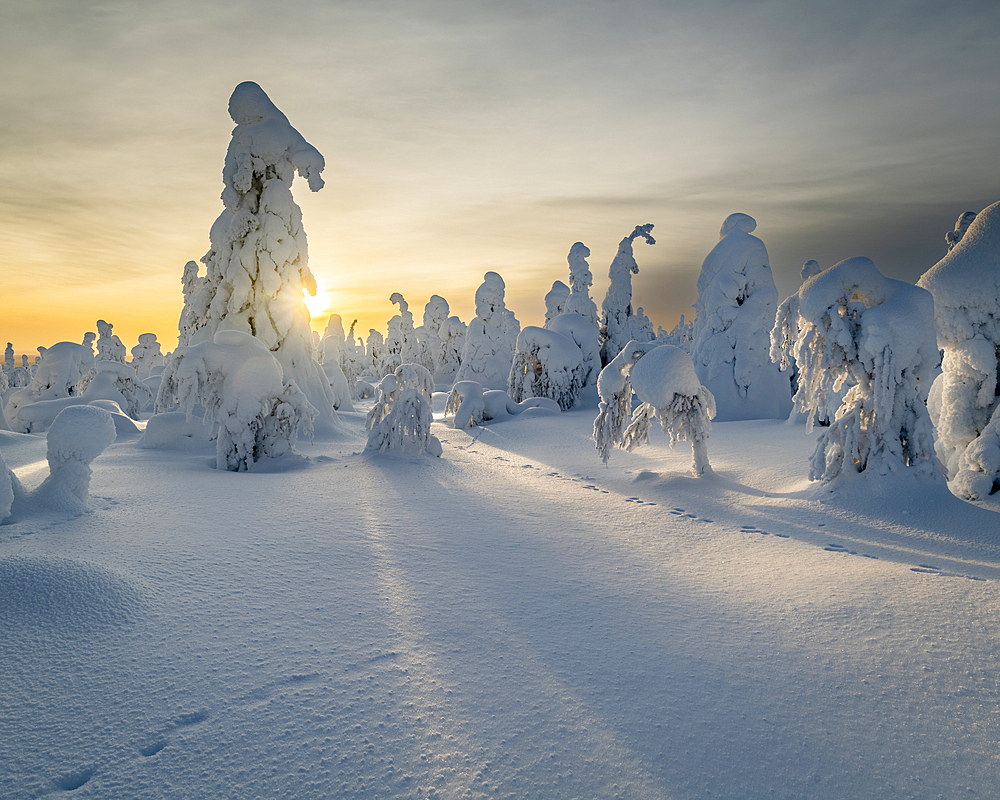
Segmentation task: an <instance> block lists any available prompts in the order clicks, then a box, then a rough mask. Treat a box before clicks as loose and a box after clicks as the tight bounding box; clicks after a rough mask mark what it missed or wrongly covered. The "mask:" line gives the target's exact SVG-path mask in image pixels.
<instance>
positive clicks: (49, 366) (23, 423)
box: [4, 342, 94, 433]
mask: <svg viewBox="0 0 1000 800" xmlns="http://www.w3.org/2000/svg"><path fill="white" fill-rule="evenodd" d="M93 374H94V354H93V351H92V350H91V349H90V348H89V347H84V346H83V345H82V344H76V343H75V342H59V343H57V344H54V345H52V347H49V348H47V349H46V351H45V355H44V357H43V358H42V360H41V362H40V363H39V365H38V367H37V369H36V370H35V374H34V376H33V377H32V378H31V381H30V382H29V383H28V385H27V386H25V387H22V388H20V389H16V390H14V391H11V392H10V393H9V394H8V395H7V404H6V406H5V408H4V416H5V417H6V418H7V422H8V424H9V425H10V426H11V429H12V430H15V431H17V432H18V433H38V432H40V431H43V430H45V428H46V427H47V426H48V425H49V424H50V423H51V422H52V420H53V419H54V418H55V414H56V413H58V411H59V410H61V408H60V409H57V410H56V411H55V412H53V413H52V414H51V415H49V416H45V417H44V418H37V419H34V420H31V419H29V416H30V414H29V412H28V410H27V409H28V408H29V407H30V406H32V405H34V404H37V403H40V402H44V401H48V400H59V399H62V398H67V397H77V396H79V394H80V391H79V390H78V388H77V387H78V386H79V384H80V382H81V381H82V380H83V379H84V378H87V377H89V376H92V375H93Z"/></svg>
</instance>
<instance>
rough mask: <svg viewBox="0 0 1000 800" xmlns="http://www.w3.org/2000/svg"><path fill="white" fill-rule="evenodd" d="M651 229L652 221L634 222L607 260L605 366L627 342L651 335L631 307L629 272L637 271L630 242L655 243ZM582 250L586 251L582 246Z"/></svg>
mask: <svg viewBox="0 0 1000 800" xmlns="http://www.w3.org/2000/svg"><path fill="white" fill-rule="evenodd" d="M652 230H653V225H652V223H649V224H647V225H636V227H635V230H634V231H632V233H630V234H629V235H628V236H626V237H625V238H624V239H622V240H621V242H620V243H619V245H618V252H617V253H616V254H615V258H614V260H613V261H612V262H611V268H610V269H609V271H608V277H609V278H610V279H611V283H610V284H609V285H608V293H607V294H606V295H605V296H604V302H603V303H602V304H601V310H602V316H601V331H600V337H601V364H603V365H605V366H606V365H607V364H609V363H610V362H611V361H612V359H614V357H615V356H616V355H618V353H619V351H620V350H621V349H622V348H623V347H624V346H625V345H626V344H628V342H630V341H632V340H635V341H637V342H648V341H652V340H653V339H654V338H655V334H654V333H653V327H652V325H650V324H649V320H648V319H646V317H645V316H642V317H637V316H636V315H635V312H634V311H633V309H632V275H633V274H638V272H639V265H638V264H636V262H635V256H634V255H633V253H632V241H633V240H634V239H635V238H636V237H640V236H641V237H642V238H643V239H645V240H646V242H647V244H656V240H655V239H654V238H653V235H652V233H650V231H652ZM574 247H575V245H574ZM583 249H584V250H586V248H585V247H584V248H583ZM578 252H582V251H578ZM571 253H572V251H571ZM589 254H590V251H587V255H589Z"/></svg>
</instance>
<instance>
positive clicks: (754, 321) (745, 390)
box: [691, 214, 792, 421]
mask: <svg viewBox="0 0 1000 800" xmlns="http://www.w3.org/2000/svg"><path fill="white" fill-rule="evenodd" d="M756 227H757V222H756V221H755V220H754V219H753V217H750V216H748V215H746V214H730V215H729V216H728V217H727V218H726V220H725V221H724V222H723V223H722V228H721V230H720V231H719V242H718V244H716V245H715V247H713V248H712V251H711V252H710V253H709V254H708V255H707V256H706V257H705V261H704V263H703V264H702V267H701V274H700V275H699V276H698V300H697V302H696V303H695V311H696V316H695V320H694V330H693V332H692V341H691V358H692V360H693V361H694V368H695V370H696V371H697V373H698V377H699V378H700V379H701V382H702V383H703V384H704V385H705V386H706V387H708V389H709V391H711V392H712V394H713V395H714V396H715V402H716V404H717V406H718V412H719V413H718V416H717V417H716V419H717V420H718V421H728V420H739V419H784V418H785V417H787V416H788V414H789V412H790V411H791V409H792V399H791V394H792V393H791V387H790V386H789V382H788V378H787V377H786V376H784V375H781V374H780V372H779V370H778V367H777V366H776V365H775V364H773V363H772V362H771V360H770V358H769V352H770V331H771V328H772V327H773V326H774V314H775V311H776V310H777V306H778V289H777V287H776V286H775V285H774V278H773V277H772V275H771V265H770V262H769V260H768V257H767V248H765V247H764V243H763V242H762V241H761V240H760V239H758V238H757V237H756V236H752V235H751V233H752V231H754V230H755V229H756Z"/></svg>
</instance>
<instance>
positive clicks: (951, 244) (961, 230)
mask: <svg viewBox="0 0 1000 800" xmlns="http://www.w3.org/2000/svg"><path fill="white" fill-rule="evenodd" d="M975 218H976V212H975V211H966V212H965V213H964V214H962V215H961V216H960V217H959V218H958V220H957V221H956V222H955V228H954V230H950V231H948V232H947V233H946V234H945V235H944V240H945V242H946V243H947V244H948V252H951V251H952V250H954V249H955V245H957V244H958V243H959V242H960V241H962V238H963V237H964V236H965V232H966V231H967V230H969V226H970V225H971V224H972V221H973V220H974V219H975Z"/></svg>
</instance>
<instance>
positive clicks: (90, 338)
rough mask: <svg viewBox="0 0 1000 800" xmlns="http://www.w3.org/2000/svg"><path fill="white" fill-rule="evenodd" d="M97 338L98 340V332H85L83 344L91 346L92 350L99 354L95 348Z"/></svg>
mask: <svg viewBox="0 0 1000 800" xmlns="http://www.w3.org/2000/svg"><path fill="white" fill-rule="evenodd" d="M96 340H97V334H96V333H94V332H93V331H87V332H86V333H85V334H83V346H84V347H89V348H90V351H91V352H92V353H94V354H95V355H96V354H97V351H96V350H95V349H94V342H95V341H96Z"/></svg>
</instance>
